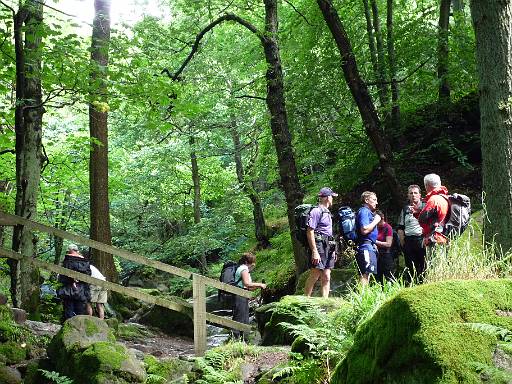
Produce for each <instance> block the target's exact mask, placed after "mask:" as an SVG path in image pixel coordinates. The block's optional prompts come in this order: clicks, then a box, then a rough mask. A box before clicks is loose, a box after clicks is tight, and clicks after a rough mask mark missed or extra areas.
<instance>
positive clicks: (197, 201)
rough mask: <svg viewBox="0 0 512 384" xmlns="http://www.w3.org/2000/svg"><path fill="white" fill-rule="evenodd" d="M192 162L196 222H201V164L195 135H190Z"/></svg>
mask: <svg viewBox="0 0 512 384" xmlns="http://www.w3.org/2000/svg"><path fill="white" fill-rule="evenodd" d="M189 144H190V162H191V163H192V183H193V185H194V223H196V224H198V223H199V222H201V180H200V178H199V166H198V165H197V156H196V139H195V137H194V135H190V137H189Z"/></svg>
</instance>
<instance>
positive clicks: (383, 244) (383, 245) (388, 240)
mask: <svg viewBox="0 0 512 384" xmlns="http://www.w3.org/2000/svg"><path fill="white" fill-rule="evenodd" d="M375 243H376V244H377V247H379V248H391V244H392V243H393V236H386V241H379V240H377V241H376V242H375Z"/></svg>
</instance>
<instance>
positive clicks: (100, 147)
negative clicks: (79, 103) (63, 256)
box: [89, 0, 118, 281]
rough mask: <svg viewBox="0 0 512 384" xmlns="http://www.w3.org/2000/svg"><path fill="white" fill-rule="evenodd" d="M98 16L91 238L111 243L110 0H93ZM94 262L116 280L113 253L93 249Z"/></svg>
mask: <svg viewBox="0 0 512 384" xmlns="http://www.w3.org/2000/svg"><path fill="white" fill-rule="evenodd" d="M94 9H95V16H94V21H93V27H92V45H91V66H92V69H91V75H90V79H91V86H92V88H93V90H92V91H91V99H92V102H91V104H90V105H89V130H90V135H91V153H90V158H89V183H90V204H91V208H90V209H91V239H93V240H97V241H100V242H102V243H105V244H109V245H110V244H112V234H111V231H110V209H109V198H108V122H107V118H108V113H107V112H108V104H107V92H108V90H107V82H106V81H107V71H108V49H109V43H110V0H95V1H94ZM91 260H92V263H93V264H94V265H95V266H96V267H97V268H98V269H99V270H100V271H101V272H102V273H103V274H104V275H105V277H106V278H107V280H108V281H117V277H118V276H117V271H116V268H115V265H114V258H113V256H112V255H110V254H108V253H105V252H101V251H98V250H96V249H92V250H91Z"/></svg>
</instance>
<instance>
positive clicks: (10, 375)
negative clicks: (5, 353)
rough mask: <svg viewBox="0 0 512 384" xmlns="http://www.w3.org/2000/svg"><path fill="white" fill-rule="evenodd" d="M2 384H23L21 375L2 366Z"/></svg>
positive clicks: (13, 369)
mask: <svg viewBox="0 0 512 384" xmlns="http://www.w3.org/2000/svg"><path fill="white" fill-rule="evenodd" d="M0 383H2V384H21V383H22V381H21V373H20V372H19V371H18V370H17V369H15V368H11V367H7V366H5V365H4V364H0Z"/></svg>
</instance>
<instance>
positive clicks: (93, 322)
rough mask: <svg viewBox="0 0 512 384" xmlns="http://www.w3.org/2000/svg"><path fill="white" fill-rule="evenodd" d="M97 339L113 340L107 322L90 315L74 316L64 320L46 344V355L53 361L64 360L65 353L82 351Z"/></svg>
mask: <svg viewBox="0 0 512 384" xmlns="http://www.w3.org/2000/svg"><path fill="white" fill-rule="evenodd" d="M99 341H110V342H114V341H115V337H114V334H113V332H112V330H111V329H110V328H109V327H108V326H107V324H106V323H105V322H104V321H103V320H100V319H98V318H96V317H92V316H86V315H80V316H74V317H72V318H70V319H68V320H66V321H65V322H64V324H63V325H62V328H61V329H60V331H59V332H58V333H57V334H56V335H55V336H54V337H53V339H52V341H51V342H50V345H49V346H48V350H47V351H48V356H49V357H50V358H51V359H52V360H54V361H56V360H60V359H64V361H65V360H66V355H67V354H69V353H72V352H73V351H83V350H85V349H86V348H88V347H89V346H90V345H91V344H93V343H96V342H99ZM64 364H65V362H64Z"/></svg>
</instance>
